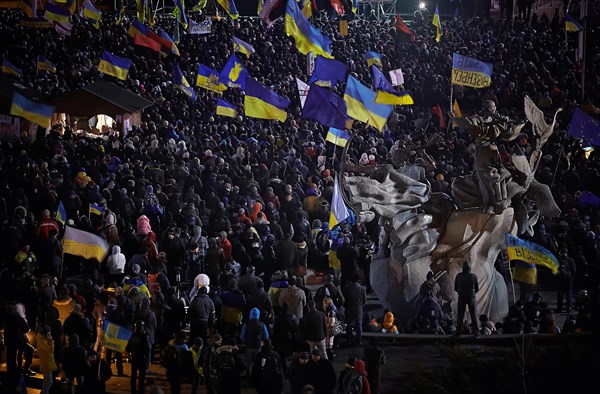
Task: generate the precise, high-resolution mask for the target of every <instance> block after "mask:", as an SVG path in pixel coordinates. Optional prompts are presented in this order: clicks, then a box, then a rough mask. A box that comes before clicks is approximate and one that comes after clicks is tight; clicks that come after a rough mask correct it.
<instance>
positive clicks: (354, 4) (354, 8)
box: [352, 0, 358, 14]
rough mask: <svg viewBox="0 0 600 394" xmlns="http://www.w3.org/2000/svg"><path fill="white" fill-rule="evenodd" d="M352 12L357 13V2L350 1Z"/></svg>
mask: <svg viewBox="0 0 600 394" xmlns="http://www.w3.org/2000/svg"><path fill="white" fill-rule="evenodd" d="M352 12H354V13H355V14H356V13H357V12H358V0H352Z"/></svg>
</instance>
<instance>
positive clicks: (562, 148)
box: [550, 139, 565, 189]
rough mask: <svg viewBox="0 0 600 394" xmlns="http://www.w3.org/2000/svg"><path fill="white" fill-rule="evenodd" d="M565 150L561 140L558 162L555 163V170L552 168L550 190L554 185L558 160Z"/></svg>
mask: <svg viewBox="0 0 600 394" xmlns="http://www.w3.org/2000/svg"><path fill="white" fill-rule="evenodd" d="M564 150H565V140H564V139H563V142H562V144H560V153H559V154H558V160H557V161H556V168H554V175H552V182H550V189H552V186H553V185H554V180H555V179H556V173H557V172H558V165H559V164H560V159H561V158H562V155H563V151H564Z"/></svg>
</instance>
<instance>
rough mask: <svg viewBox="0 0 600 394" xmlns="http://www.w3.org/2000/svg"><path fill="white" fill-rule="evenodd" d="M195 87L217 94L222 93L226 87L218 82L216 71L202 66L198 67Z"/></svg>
mask: <svg viewBox="0 0 600 394" xmlns="http://www.w3.org/2000/svg"><path fill="white" fill-rule="evenodd" d="M196 86H199V87H201V88H202V89H206V90H211V91H213V92H217V93H223V92H224V91H225V90H227V86H225V85H224V84H222V83H221V82H220V81H219V73H218V72H217V71H216V70H213V69H212V68H210V67H207V66H205V65H204V64H200V65H198V71H197V74H196Z"/></svg>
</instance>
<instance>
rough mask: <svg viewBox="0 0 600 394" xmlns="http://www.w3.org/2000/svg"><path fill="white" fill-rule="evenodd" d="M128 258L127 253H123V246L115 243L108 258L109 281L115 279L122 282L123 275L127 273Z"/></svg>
mask: <svg viewBox="0 0 600 394" xmlns="http://www.w3.org/2000/svg"><path fill="white" fill-rule="evenodd" d="M126 263H127V259H126V258H125V255H124V254H123V253H121V247H120V246H119V245H115V246H113V247H112V254H111V255H110V256H108V259H106V268H107V269H108V274H109V275H110V277H109V280H108V282H111V281H115V282H117V283H121V281H122V280H123V275H125V264H126Z"/></svg>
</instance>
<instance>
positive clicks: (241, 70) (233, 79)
mask: <svg viewBox="0 0 600 394" xmlns="http://www.w3.org/2000/svg"><path fill="white" fill-rule="evenodd" d="M248 75H249V74H248V70H247V69H246V66H244V64H242V62H240V60H239V59H238V57H237V56H236V55H235V53H234V54H232V55H231V57H230V58H229V60H228V61H227V64H225V67H223V70H222V71H221V74H219V80H220V81H221V82H222V83H224V84H225V85H227V87H230V88H240V89H242V90H246V77H247V76H248Z"/></svg>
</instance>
